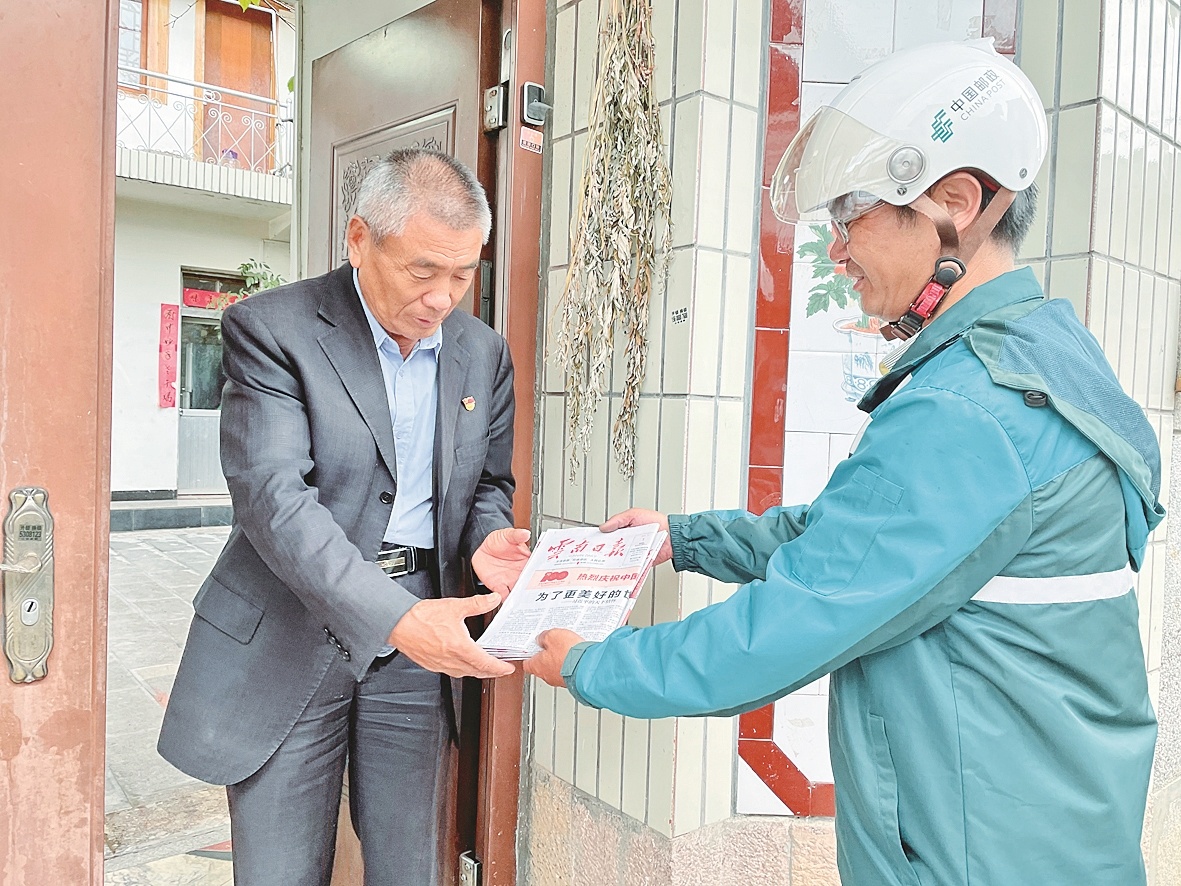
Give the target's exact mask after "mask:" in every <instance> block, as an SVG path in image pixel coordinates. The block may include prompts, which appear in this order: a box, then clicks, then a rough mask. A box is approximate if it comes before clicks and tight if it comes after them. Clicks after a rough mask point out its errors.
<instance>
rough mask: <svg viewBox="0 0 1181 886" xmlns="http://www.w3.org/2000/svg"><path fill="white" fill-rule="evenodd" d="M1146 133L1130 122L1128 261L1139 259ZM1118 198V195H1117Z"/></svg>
mask: <svg viewBox="0 0 1181 886" xmlns="http://www.w3.org/2000/svg"><path fill="white" fill-rule="evenodd" d="M1147 142H1148V133H1147V132H1146V131H1145V129H1144V126H1143V125H1142V124H1140V123H1137V122H1133V123H1132V159H1131V172H1130V175H1129V178H1128V191H1127V201H1128V243H1127V246H1126V247H1125V250H1124V255H1125V257H1126V258H1127V260H1128V261H1129V262H1132V263H1133V264H1138V263H1139V261H1140V247H1141V240H1140V236H1141V232H1142V230H1143V227H1144V219H1143V216H1142V213H1143V211H1144V167H1145V160H1146V151H1147ZM1117 198H1118V195H1117Z"/></svg>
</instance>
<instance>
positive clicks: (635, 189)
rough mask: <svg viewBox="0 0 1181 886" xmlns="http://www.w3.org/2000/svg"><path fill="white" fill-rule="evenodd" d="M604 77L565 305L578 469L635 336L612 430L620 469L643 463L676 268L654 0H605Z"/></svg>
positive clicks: (561, 344) (572, 440) (593, 112)
mask: <svg viewBox="0 0 1181 886" xmlns="http://www.w3.org/2000/svg"><path fill="white" fill-rule="evenodd" d="M604 2H605V4H606V5H607V15H606V21H605V22H603V23H602V24H601V26H600V29H599V48H598V64H599V72H598V82H597V83H596V85H595V94H594V98H593V100H592V102H591V108H590V122H589V132H588V133H587V140H586V153H585V155H584V161H583V170H584V171H583V175H582V182H581V186H580V188H579V198H578V209H577V213H576V215H575V222H576V225H575V229H574V233H573V236H572V242H571V249H570V265H569V270H568V271H567V273H566V285H565V287H564V289H563V291H562V299H561V303H560V305H559V307H558V314H559V316H560V318H561V322H560V326H559V329H558V332H557V341H556V345H557V356H558V358H559V360H561V362H562V363H563V364H564V365H565V367H566V383H567V391H568V394H569V404H570V413H569V425H568V427H567V433H568V437H569V449H570V473H571V477H572V478H573V476H574V475H575V470H576V466H577V463H578V461H579V458H580V456H581V455H582V454H583V453H584V452H585V451H586V450H587V448H588V446H589V445H590V436H591V428H592V426H593V424H594V418H595V412H596V411H597V410H598V407H599V403H600V401H601V400H602V398H603V390H604V387H605V384H606V377H607V372H608V368H609V367H610V365H611V358H612V355H613V354H614V351H615V341H614V339H615V327H616V324H618V325H619V327H620V329H621V330H622V331H623V332H624V334H625V335H626V336H627V350H626V359H627V379H626V382H625V384H624V389H623V402H622V405H621V408H620V410H619V415H618V417H617V418H616V420H615V426H614V427H613V428H612V432H611V444H612V448H613V449H614V452H615V458H616V460H617V461H618V463H619V469H620V471H621V472H622V473H623V475H624V476H626V477H630V476H631V475H632V473H633V472H634V470H635V448H636V440H635V436H636V411H637V409H638V407H639V403H640V386H641V385H642V384H643V381H644V371H645V362H646V359H647V354H648V302H649V299H650V297H651V294H652V291H653V287H662V286H663V285H664V282H665V276H666V273H667V270H668V250H669V240H670V237H669V233H670V230H669V204H670V201H671V199H672V182H671V178H672V177H671V174H670V173H669V168H668V163H667V162H666V161H665V158H664V137H663V134H662V132H661V126H660V108H659V106H658V105H657V102H656V92H655V89H654V84H653V79H652V78H653V64H654V59H655V54H656V53H655V46H654V44H653V41H652V4H651V0H604Z"/></svg>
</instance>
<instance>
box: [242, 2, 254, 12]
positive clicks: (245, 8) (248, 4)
mask: <svg viewBox="0 0 1181 886" xmlns="http://www.w3.org/2000/svg"><path fill="white" fill-rule="evenodd" d="M253 2H254V0H238V5H239V6H241V7H242V11H243V12H245V11H246V10H247V9H249V8H250V4H251V3H253Z"/></svg>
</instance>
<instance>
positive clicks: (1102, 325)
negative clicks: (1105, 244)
mask: <svg viewBox="0 0 1181 886" xmlns="http://www.w3.org/2000/svg"><path fill="white" fill-rule="evenodd" d="M1110 277H1111V263H1110V262H1108V261H1107V260H1106V259H1103V258H1101V257H1099V256H1095V257H1094V260H1093V261H1092V262H1091V297H1090V302H1091V303H1090V305H1089V306H1088V309H1087V316H1086V317H1085V318H1083V322H1084V323H1086V325H1087V328H1088V329H1089V330H1091V334H1092V335H1094V336H1095V338H1097V339H1098V340H1099V344H1100V345H1102V344H1103V338H1104V336H1105V335H1106V334H1107V287H1108V286H1109V280H1110Z"/></svg>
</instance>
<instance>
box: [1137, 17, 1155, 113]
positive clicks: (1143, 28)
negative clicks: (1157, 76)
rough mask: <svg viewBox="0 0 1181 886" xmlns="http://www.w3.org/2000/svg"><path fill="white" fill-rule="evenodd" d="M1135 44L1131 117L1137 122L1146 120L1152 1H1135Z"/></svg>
mask: <svg viewBox="0 0 1181 886" xmlns="http://www.w3.org/2000/svg"><path fill="white" fill-rule="evenodd" d="M1135 3H1136V43H1135V46H1136V48H1135V51H1134V54H1133V56H1132V64H1133V81H1132V83H1133V85H1132V116H1133V117H1135V118H1136V119H1137V120H1140V121H1146V120H1147V119H1148V81H1149V76H1150V73H1151V71H1150V69H1149V62H1150V61H1151V52H1152V3H1153V0H1135Z"/></svg>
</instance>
